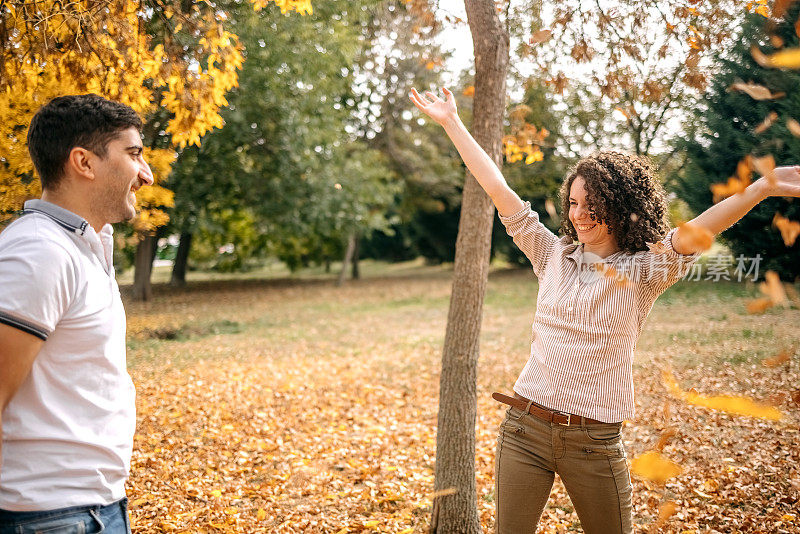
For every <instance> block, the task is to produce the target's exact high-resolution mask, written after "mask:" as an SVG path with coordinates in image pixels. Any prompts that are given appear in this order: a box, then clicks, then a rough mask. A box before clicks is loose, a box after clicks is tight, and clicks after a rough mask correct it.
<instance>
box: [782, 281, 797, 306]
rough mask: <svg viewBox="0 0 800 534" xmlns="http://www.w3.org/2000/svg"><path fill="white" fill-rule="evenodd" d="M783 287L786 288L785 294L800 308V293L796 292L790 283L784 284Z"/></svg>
mask: <svg viewBox="0 0 800 534" xmlns="http://www.w3.org/2000/svg"><path fill="white" fill-rule="evenodd" d="M783 289H785V290H786V295H787V296H788V297H789V298H790V299H791V301H792V302H794V305H795V307H796V308H797V309H800V294H798V292H797V290H796V289H795V288H794V286H793V285H792V284H784V285H783Z"/></svg>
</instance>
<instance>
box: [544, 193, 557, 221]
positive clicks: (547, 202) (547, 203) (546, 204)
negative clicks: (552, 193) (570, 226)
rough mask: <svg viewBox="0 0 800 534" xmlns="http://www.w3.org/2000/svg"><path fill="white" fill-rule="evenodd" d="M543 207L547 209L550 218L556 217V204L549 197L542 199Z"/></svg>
mask: <svg viewBox="0 0 800 534" xmlns="http://www.w3.org/2000/svg"><path fill="white" fill-rule="evenodd" d="M544 209H545V210H546V211H547V214H548V215H550V217H551V218H553V219H557V218H558V213H556V205H555V204H554V203H553V201H552V200H550V199H549V198H548V199H545V201H544Z"/></svg>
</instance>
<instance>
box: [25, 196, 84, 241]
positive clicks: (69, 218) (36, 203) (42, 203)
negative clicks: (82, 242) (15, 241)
mask: <svg viewBox="0 0 800 534" xmlns="http://www.w3.org/2000/svg"><path fill="white" fill-rule="evenodd" d="M23 213H41V214H42V215H46V216H47V217H50V218H51V219H53V221H55V222H56V223H57V224H58V225H59V226H61V227H62V228H64V229H65V230H68V231H70V232H73V233H76V234H78V235H84V234H86V229H87V228H89V223H88V222H86V219H84V218H83V217H81V216H80V215H78V214H76V213H72V212H71V211H69V210H67V209H64V208H62V207H61V206H57V205H55V204H53V203H52V202H47V201H46V200H42V199H39V198H37V199H34V200H28V201H27V202H25V208H24V209H23Z"/></svg>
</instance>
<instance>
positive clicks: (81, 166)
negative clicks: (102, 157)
mask: <svg viewBox="0 0 800 534" xmlns="http://www.w3.org/2000/svg"><path fill="white" fill-rule="evenodd" d="M96 160H97V156H96V155H95V154H94V152H92V151H91V150H87V149H85V148H81V147H79V146H76V147H74V148H73V149H72V150H70V151H69V157H68V158H67V165H66V167H67V168H66V169H65V170H66V171H67V172H66V174H67V175H70V174H72V175H75V176H78V177H81V178H84V179H87V180H94V179H95V175H94V171H95V169H94V163H95V161H96Z"/></svg>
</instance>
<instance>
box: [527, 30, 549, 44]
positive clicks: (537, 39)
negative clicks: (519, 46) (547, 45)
mask: <svg viewBox="0 0 800 534" xmlns="http://www.w3.org/2000/svg"><path fill="white" fill-rule="evenodd" d="M552 36H553V30H539V31H538V32H534V33H533V35H531V40H530V43H531V44H540V43H544V42H546V41H549V40H550V38H551V37H552Z"/></svg>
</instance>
